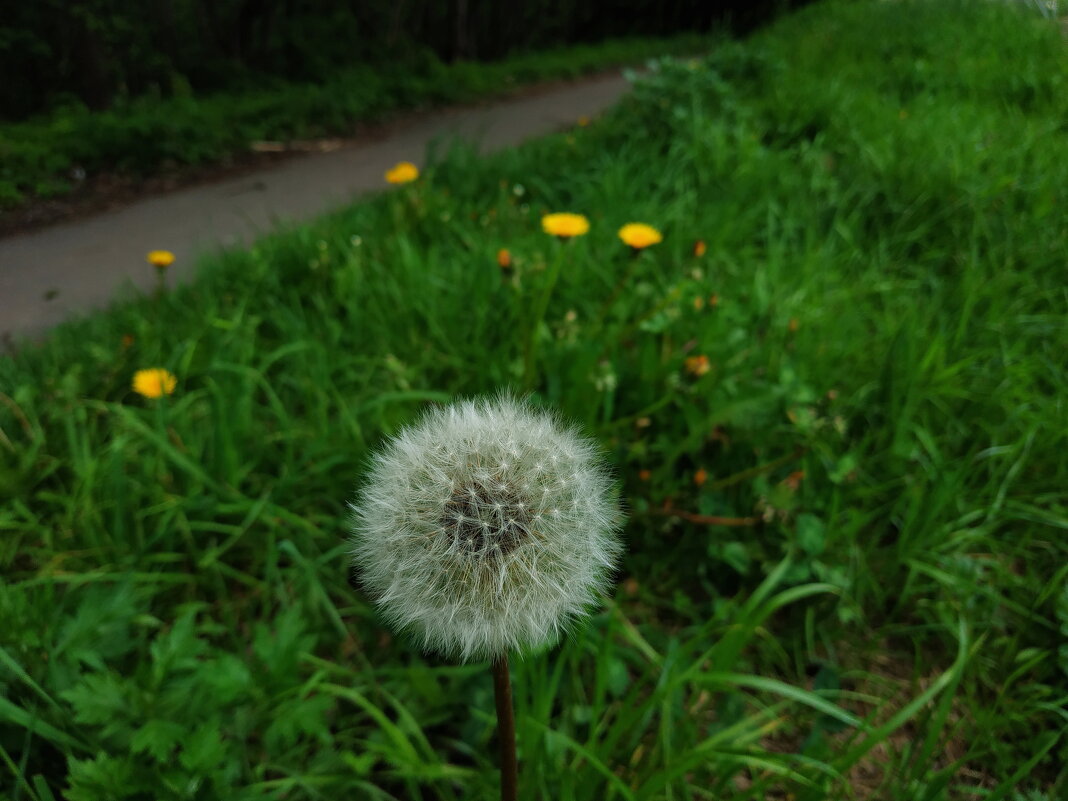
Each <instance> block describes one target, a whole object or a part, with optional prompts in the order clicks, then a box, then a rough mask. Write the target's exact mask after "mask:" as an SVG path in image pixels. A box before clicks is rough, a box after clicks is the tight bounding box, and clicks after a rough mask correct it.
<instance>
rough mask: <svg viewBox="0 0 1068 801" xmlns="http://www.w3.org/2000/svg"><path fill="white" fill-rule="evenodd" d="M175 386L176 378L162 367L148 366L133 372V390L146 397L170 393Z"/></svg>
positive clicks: (176, 384)
mask: <svg viewBox="0 0 1068 801" xmlns="http://www.w3.org/2000/svg"><path fill="white" fill-rule="evenodd" d="M176 386H178V379H177V378H175V377H174V374H173V373H170V372H168V371H167V370H164V369H163V368H162V367H149V368H148V369H145V370H138V371H137V372H136V373H134V377H133V390H134V392H136V393H137V394H138V395H143V396H144V397H146V398H158V397H160V396H162V395H170V394H171V393H172V392H174V388H175V387H176Z"/></svg>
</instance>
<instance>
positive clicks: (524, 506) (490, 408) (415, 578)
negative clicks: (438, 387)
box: [351, 395, 623, 660]
mask: <svg viewBox="0 0 1068 801" xmlns="http://www.w3.org/2000/svg"><path fill="white" fill-rule="evenodd" d="M611 484H612V481H611V477H610V475H609V473H608V471H607V469H606V467H605V466H604V463H603V461H602V459H601V457H600V455H599V451H598V447H597V445H596V444H595V443H594V442H592V441H591V440H588V439H585V438H582V437H580V436H579V435H578V434H577V433H576V432H575V431H574V430H571V429H568V428H565V427H562V426H561V425H559V423H558V422H557V421H556V419H555V418H554V417H553V416H551V415H550V414H548V413H545V412H541V411H538V410H536V409H534V408H532V407H531V406H530V405H529V404H527V403H526V402H524V401H517V400H515V399H513V398H511V397H509V396H507V395H502V396H499V397H497V398H494V399H483V400H478V401H463V402H459V403H456V404H454V405H452V406H447V407H442V408H436V409H432V410H430V411H429V412H428V413H427V414H426V415H425V416H424V417H423V418H422V420H420V421H419V422H418V423H416V424H415V425H413V426H410V427H408V428H405V429H404V430H402V431H401V432H400V433H399V434H398V435H397V436H396V437H394V438H393V439H392V440H390V441H389V442H388V443H387V444H386V445H385V446H384V447H383V448H382V449H381V450H380V451H379V452H378V453H377V454H376V455H375V456H374V461H373V465H372V469H371V471H370V476H369V477H368V479H367V483H366V485H365V486H364V488H363V491H362V493H361V496H360V498H359V500H358V502H357V503H356V504H354V505H353V506H352V509H353V516H352V525H353V537H352V540H351V543H352V550H351V554H352V558H353V563H354V564H355V566H356V568H357V570H358V572H359V574H360V578H361V583H362V585H363V587H364V588H365V589H366V590H367V592H368V593H369V594H370V595H371V597H372V598H373V599H374V601H375V603H376V604H377V606H378V608H379V610H380V611H381V612H382V614H383V615H384V617H385V618H386V620H387V622H389V623H390V624H391V625H393V626H395V627H397V628H399V629H404V630H409V631H411V632H412V633H413V634H415V635H416V636H417V637H418V638H420V640H421V641H422V645H423V647H424V648H427V649H435V650H438V651H442V652H444V653H446V654H449V655H452V656H457V657H459V658H460V659H462V660H468V659H486V658H494V657H497V656H499V655H502V654H506V653H507V652H509V651H512V650H516V649H524V648H531V647H538V646H541V645H544V644H546V643H549V642H554V641H555V640H556V639H557V638H558V637H559V635H560V634H561V633H562V632H563V631H564V630H565V629H566V628H567V627H568V625H569V624H570V623H571V622H573V621H574V620H575V619H576V618H578V617H581V616H583V615H585V614H586V613H587V612H588V609H589V607H590V606H591V605H592V604H594V603H596V601H597V600H598V598H599V596H600V595H601V594H602V593H603V592H604V590H605V589H606V588H607V585H608V582H609V579H610V576H611V573H612V571H613V569H614V568H615V566H616V563H617V561H618V559H619V556H620V554H621V553H622V550H623V545H622V542H621V540H620V537H619V529H620V528H621V525H622V520H623V515H622V513H621V512H620V509H619V505H618V503H617V502H616V501H615V500H614V499H613V498H612V496H611V493H610V490H611ZM561 509H567V510H568V511H567V513H566V514H563V513H561V511H560V510H561Z"/></svg>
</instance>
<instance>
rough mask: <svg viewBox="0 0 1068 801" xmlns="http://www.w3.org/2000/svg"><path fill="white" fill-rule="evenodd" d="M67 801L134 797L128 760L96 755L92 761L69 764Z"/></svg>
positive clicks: (136, 786)
mask: <svg viewBox="0 0 1068 801" xmlns="http://www.w3.org/2000/svg"><path fill="white" fill-rule="evenodd" d="M68 764H69V774H68V778H69V780H70V789H68V790H66V791H65V793H64V794H65V795H66V797H67V798H68V799H69V801H113V799H121V798H130V797H131V796H134V795H137V794H138V793H139V792H140V790H141V788H140V787H139V786H138V785H137V783H136V782H135V781H134V765H133V763H132V762H130V761H129V760H128V759H123V758H122V757H114V756H110V755H108V754H104V753H101V754H98V755H97V756H96V757H95V758H94V759H70V760H69V763H68Z"/></svg>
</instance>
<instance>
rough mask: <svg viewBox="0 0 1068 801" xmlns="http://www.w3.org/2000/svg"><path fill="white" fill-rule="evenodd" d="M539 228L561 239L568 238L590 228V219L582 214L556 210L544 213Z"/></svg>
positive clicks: (583, 232) (579, 234)
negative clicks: (554, 212)
mask: <svg viewBox="0 0 1068 801" xmlns="http://www.w3.org/2000/svg"><path fill="white" fill-rule="evenodd" d="M541 229H542V230H543V231H544V232H545V233H547V234H552V235H553V236H558V237H560V238H561V239H570V238H571V237H573V236H582V235H583V234H585V233H586V232H588V231H589V230H590V221H589V220H587V219H586V217H585V216H583V215H582V214H569V213H567V212H557V213H556V214H546V215H545V216H544V217H542V218H541Z"/></svg>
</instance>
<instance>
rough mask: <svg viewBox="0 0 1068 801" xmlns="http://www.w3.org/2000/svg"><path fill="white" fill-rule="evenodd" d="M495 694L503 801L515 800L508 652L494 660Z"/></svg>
mask: <svg viewBox="0 0 1068 801" xmlns="http://www.w3.org/2000/svg"><path fill="white" fill-rule="evenodd" d="M493 696H494V698H495V699H496V700H497V736H498V737H499V739H500V741H501V801H515V798H516V789H517V787H518V767H517V765H516V758H515V713H514V712H513V711H512V680H511V677H510V676H509V674H508V654H506V653H505V654H501V655H500V656H498V657H497V658H495V659H494V660H493Z"/></svg>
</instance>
